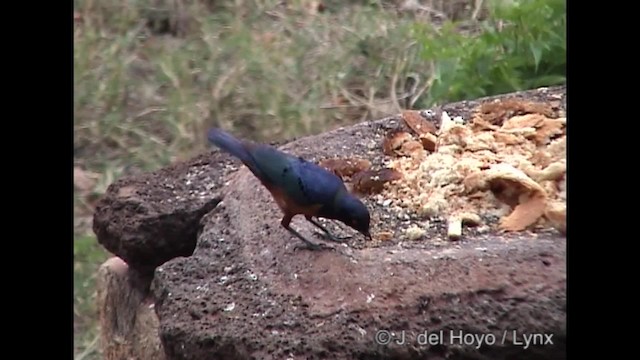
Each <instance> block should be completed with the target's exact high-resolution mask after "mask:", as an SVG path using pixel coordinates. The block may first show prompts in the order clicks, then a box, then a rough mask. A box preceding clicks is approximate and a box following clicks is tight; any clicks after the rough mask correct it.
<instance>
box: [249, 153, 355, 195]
mask: <svg viewBox="0 0 640 360" xmlns="http://www.w3.org/2000/svg"><path fill="white" fill-rule="evenodd" d="M250 153H251V156H252V158H253V162H254V163H255V164H256V167H257V170H258V173H259V174H260V175H261V176H259V177H260V178H261V180H263V181H264V182H266V183H267V184H269V185H271V186H277V187H278V188H280V189H282V190H283V191H284V193H285V194H286V195H287V197H288V198H289V199H291V200H293V201H295V202H296V204H298V205H301V206H306V205H317V204H322V205H325V204H330V203H332V202H333V201H334V198H335V195H336V193H337V191H338V190H339V189H340V188H343V187H344V184H343V183H342V180H341V179H340V178H339V177H337V176H336V175H335V174H333V173H331V172H329V171H327V170H326V169H324V168H322V167H320V166H318V165H316V164H314V163H311V162H308V161H306V160H304V159H302V158H298V157H295V156H291V155H288V154H285V153H283V152H281V151H279V150H277V149H275V148H273V147H271V146H256V147H255V148H253V149H251V151H250Z"/></svg>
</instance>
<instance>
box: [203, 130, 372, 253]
mask: <svg viewBox="0 0 640 360" xmlns="http://www.w3.org/2000/svg"><path fill="white" fill-rule="evenodd" d="M207 138H208V140H209V142H211V143H212V144H213V145H215V146H217V147H218V148H220V149H221V150H223V151H225V152H227V153H229V154H231V155H233V156H234V157H236V158H238V159H239V160H240V161H241V162H242V163H243V164H244V165H245V166H246V167H247V168H248V169H249V170H250V171H251V173H253V175H254V176H255V177H256V178H258V180H259V181H260V182H261V183H262V185H264V187H265V188H266V189H267V190H268V191H269V192H270V193H271V196H272V197H273V199H274V200H275V202H276V204H277V205H278V207H279V208H280V210H281V211H282V213H283V215H284V216H283V217H282V220H281V221H280V225H282V227H284V228H285V229H286V230H287V231H289V232H290V233H291V234H293V235H294V236H295V237H297V238H298V239H300V240H302V241H303V242H304V245H302V246H297V247H302V248H307V249H309V250H320V249H322V248H327V247H325V246H323V245H320V244H318V243H315V242H313V241H311V240H309V239H307V238H305V237H304V236H302V235H301V234H300V233H299V232H298V231H296V230H295V229H294V228H292V227H291V220H292V219H293V218H294V217H295V216H296V215H304V217H305V219H306V220H307V221H309V222H310V223H311V224H313V225H314V226H315V227H317V228H318V229H320V230H322V232H321V233H320V232H318V234H320V235H323V236H324V237H325V238H327V239H328V240H331V241H334V242H342V241H344V240H346V239H348V238H350V236H346V237H342V238H338V237H336V236H334V235H333V234H331V232H330V231H329V230H328V229H327V228H325V227H324V226H322V225H321V224H320V223H319V222H318V221H317V220H316V219H315V218H324V219H329V220H337V221H340V222H342V223H343V224H345V225H347V226H349V227H351V228H352V229H354V230H356V231H358V232H359V233H361V234H363V235H364V236H365V237H366V238H368V239H369V240H370V239H371V234H370V218H371V217H370V214H369V210H368V209H367V207H366V206H365V205H364V203H363V202H362V201H360V199H359V198H358V197H356V196H355V195H353V194H351V193H350V192H349V190H348V189H347V188H346V186H345V184H344V182H343V181H342V179H341V178H340V177H338V176H337V175H336V174H334V173H333V172H331V171H329V170H327V169H325V168H323V167H321V166H319V165H317V164H315V163H313V162H310V161H307V160H305V159H303V158H302V157H299V156H294V155H291V154H288V153H285V152H283V151H280V150H278V149H276V148H275V147H273V146H271V145H267V144H262V143H256V142H252V141H248V140H241V139H238V138H236V137H234V136H233V135H231V134H229V133H228V132H226V131H224V130H222V129H220V128H211V129H209V131H208V133H207Z"/></svg>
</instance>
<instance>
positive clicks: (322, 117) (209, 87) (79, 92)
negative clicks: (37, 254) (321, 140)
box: [74, 0, 566, 359]
mask: <svg viewBox="0 0 640 360" xmlns="http://www.w3.org/2000/svg"><path fill="white" fill-rule="evenodd" d="M280 3H287V5H283V4H280ZM318 3H320V2H319V1H311V0H298V1H287V2H282V1H276V0H262V1H259V0H245V1H240V0H236V1H215V2H214V1H205V0H201V1H196V0H191V1H188V0H172V1H161V0H146V1H143V0H139V1H122V0H104V1H92V0H76V1H75V9H74V10H75V13H74V22H75V32H74V45H75V48H74V64H75V70H74V86H75V99H74V139H75V164H76V170H77V173H76V174H74V175H76V179H75V180H76V194H75V195H76V196H75V204H76V209H75V210H76V211H75V217H76V229H75V230H76V231H75V233H76V237H75V246H74V256H75V266H74V281H75V286H74V295H75V303H74V313H75V318H74V319H75V326H74V329H75V332H76V336H75V340H76V342H75V348H76V354H77V356H78V357H83V358H85V359H93V358H99V354H98V351H97V346H96V345H97V344H96V342H95V341H94V340H95V339H96V335H97V329H96V319H97V315H96V309H95V306H94V304H93V302H94V298H95V290H94V274H95V271H96V269H97V267H98V266H99V264H100V263H101V262H102V261H104V260H105V259H106V258H107V253H106V252H105V251H104V250H103V249H102V248H101V247H100V245H98V244H97V242H96V241H95V238H94V237H93V234H92V232H91V211H92V206H93V205H94V204H95V201H96V199H97V198H98V197H99V196H100V195H101V194H102V193H104V191H105V190H106V187H107V186H108V185H109V184H110V183H111V182H112V181H113V180H115V179H117V178H118V177H119V176H122V175H123V174H126V173H130V172H132V171H136V170H150V169H156V168H159V167H161V166H164V165H166V164H168V163H169V162H171V161H176V160H179V159H185V158H188V157H190V156H192V155H194V154H196V153H199V152H202V151H204V150H205V149H206V148H207V144H206V143H205V138H204V134H205V133H206V129H207V128H208V127H210V126H222V127H225V128H227V129H229V130H232V131H234V132H235V133H237V134H239V135H240V136H245V137H249V138H253V139H256V140H260V141H271V140H276V139H280V140H281V139H285V138H291V137H294V136H301V135H308V134H313V133H319V132H322V131H325V130H328V129H330V128H333V127H336V126H343V125H348V124H352V123H356V122H359V121H363V120H368V119H378V118H381V117H383V116H387V115H391V114H395V113H397V112H398V111H399V110H400V109H404V108H407V107H412V108H416V109H418V108H427V107H429V106H431V105H434V104H442V103H446V102H450V101H456V100H461V99H470V98H477V97H480V96H487V95H493V94H498V93H505V92H511V91H515V90H524V89H529V88H535V87H539V86H549V85H554V84H561V83H564V81H565V66H566V65H565V64H566V62H565V56H566V36H565V34H566V30H565V25H566V16H565V2H564V1H562V0H528V1H520V2H518V1H515V0H514V1H508V0H503V1H500V2H497V1H493V2H492V1H488V0H486V1H471V0H453V1H435V0H433V1H429V0H423V1H421V2H420V3H421V4H422V5H421V6H423V8H422V9H421V10H415V9H413V10H400V9H399V8H398V7H397V6H395V5H393V4H395V3H397V2H395V1H325V2H323V4H324V9H323V10H324V11H319V10H318V5H317V4H318ZM213 4H215V5H213ZM478 5H482V6H481V8H476V6H478ZM446 19H456V21H455V22H452V21H447V20H446ZM80 355H81V356H80Z"/></svg>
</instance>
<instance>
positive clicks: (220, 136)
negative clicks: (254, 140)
mask: <svg viewBox="0 0 640 360" xmlns="http://www.w3.org/2000/svg"><path fill="white" fill-rule="evenodd" d="M207 138H208V139H209V141H210V142H211V143H213V144H214V145H215V146H217V147H219V148H220V149H222V150H224V151H226V152H228V153H229V154H231V155H233V156H235V157H237V158H238V159H240V160H241V161H242V162H243V163H245V164H246V163H252V162H253V161H252V159H251V154H250V153H249V151H248V150H247V148H246V147H245V145H244V144H243V143H242V142H241V141H240V140H238V139H236V138H235V137H234V136H233V135H231V134H229V133H227V132H225V131H223V130H221V129H216V128H214V129H211V130H209V133H208V134H207Z"/></svg>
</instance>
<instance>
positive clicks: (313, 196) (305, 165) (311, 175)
mask: <svg viewBox="0 0 640 360" xmlns="http://www.w3.org/2000/svg"><path fill="white" fill-rule="evenodd" d="M292 168H293V169H294V170H295V171H294V173H295V174H296V176H297V178H298V179H299V180H298V184H297V185H298V189H299V190H300V191H299V192H300V194H301V196H302V197H303V198H304V199H305V200H306V202H308V203H309V204H322V205H328V204H332V203H333V202H334V200H335V196H336V193H337V192H338V190H340V189H342V188H344V184H343V183H342V180H341V179H340V178H339V177H338V176H336V175H335V174H333V173H332V172H329V171H328V170H326V169H324V168H322V167H320V166H318V165H316V164H314V163H311V162H308V161H305V160H302V159H298V158H296V159H295V160H293V165H292Z"/></svg>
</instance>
